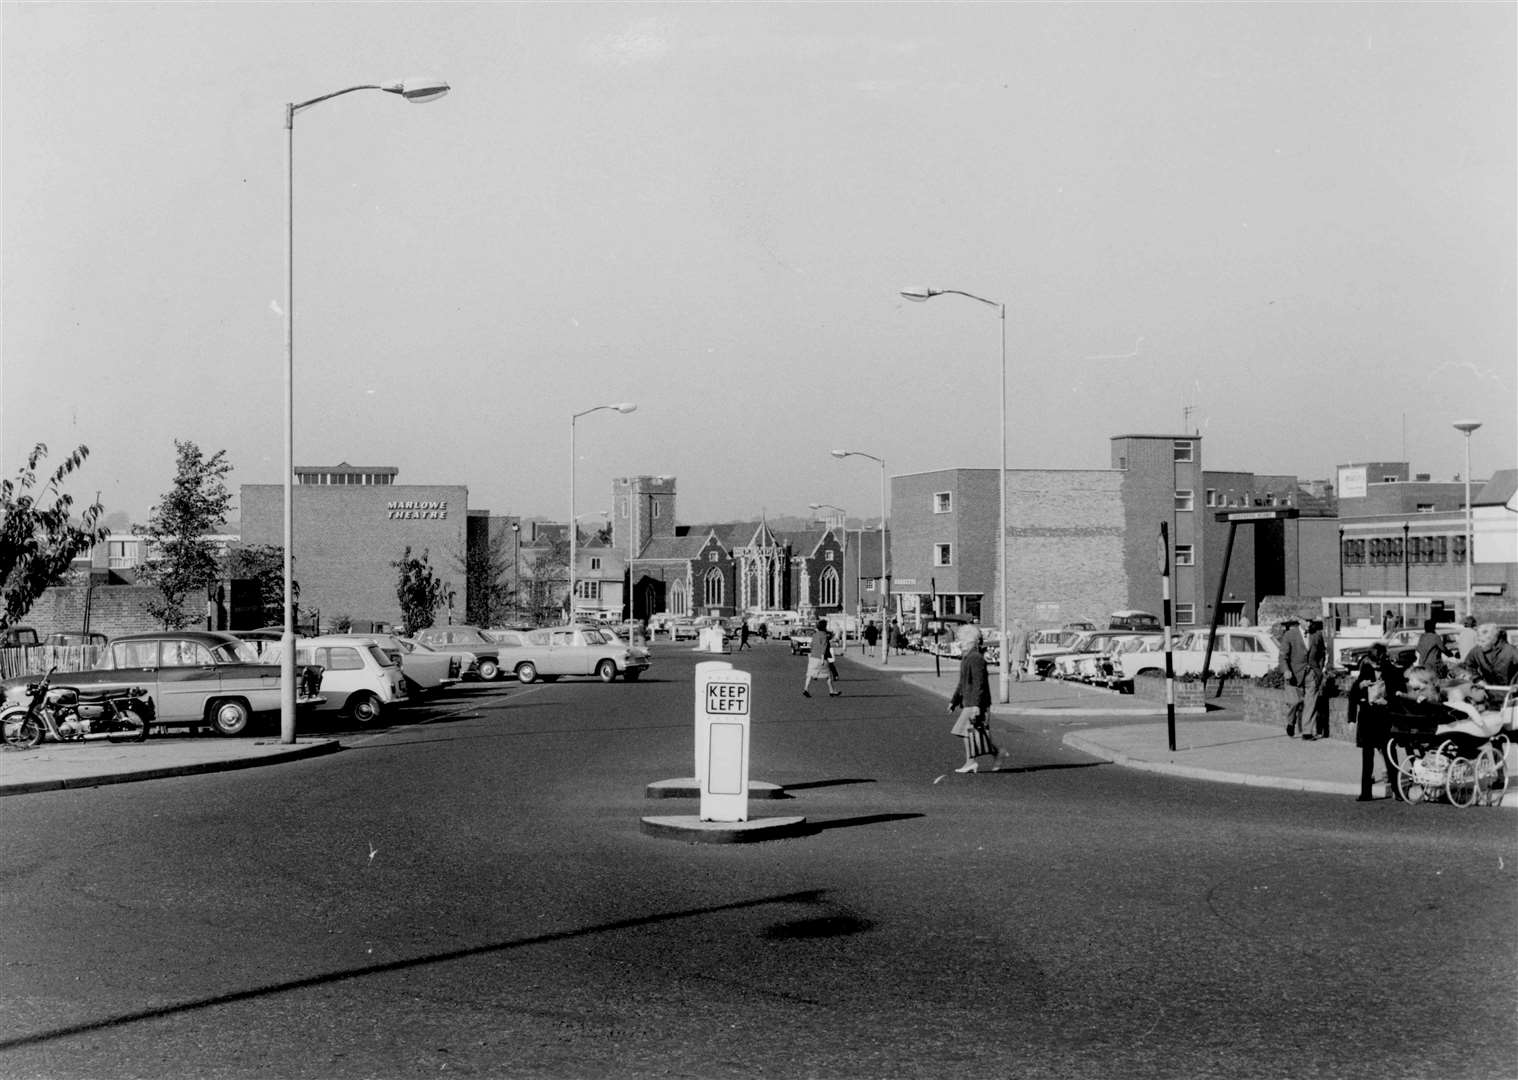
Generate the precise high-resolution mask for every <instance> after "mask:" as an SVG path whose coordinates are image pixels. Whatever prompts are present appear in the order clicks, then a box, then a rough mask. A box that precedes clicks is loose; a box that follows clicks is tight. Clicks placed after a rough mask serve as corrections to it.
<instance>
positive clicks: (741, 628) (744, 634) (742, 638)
mask: <svg viewBox="0 0 1518 1080" xmlns="http://www.w3.org/2000/svg"><path fill="white" fill-rule="evenodd" d="M752 648H753V646H752V645H750V644H749V643H748V620H747V619H744V620H743V621H742V622H740V623H739V624H738V651H739V652H742V651H743V650H744V649H752Z"/></svg>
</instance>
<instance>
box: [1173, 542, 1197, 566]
mask: <svg viewBox="0 0 1518 1080" xmlns="http://www.w3.org/2000/svg"><path fill="white" fill-rule="evenodd" d="M1175 565H1177V566H1195V565H1196V549H1195V548H1193V547H1192V546H1191V545H1190V544H1177V545H1175Z"/></svg>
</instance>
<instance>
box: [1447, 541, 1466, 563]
mask: <svg viewBox="0 0 1518 1080" xmlns="http://www.w3.org/2000/svg"><path fill="white" fill-rule="evenodd" d="M1450 550H1451V552H1452V553H1453V555H1452V558H1451V560H1450V561H1451V562H1453V563H1454V564H1455V565H1456V566H1462V565H1464V563H1465V536H1464V535H1460V536H1457V537H1455V542H1454V543H1453V544H1451V545H1450Z"/></svg>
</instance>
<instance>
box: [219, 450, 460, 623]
mask: <svg viewBox="0 0 1518 1080" xmlns="http://www.w3.org/2000/svg"><path fill="white" fill-rule="evenodd" d="M295 475H296V483H295V486H294V488H293V489H292V491H291V496H292V520H293V532H294V538H295V543H294V550H293V555H294V561H295V579H296V581H297V582H299V584H300V590H301V591H300V607H301V611H302V613H303V616H302V617H303V619H304V618H305V617H306V615H307V614H310V615H314V616H319V617H320V619H321V620H322V622H323V623H328V624H330V623H331V622H332V621H333V620H335V619H337V618H339V617H342V616H347V617H349V618H351V619H354V620H357V621H364V622H368V621H373V622H380V623H394V622H398V621H399V620H400V615H401V611H400V604H399V602H398V601H397V599H396V595H395V587H396V578H397V574H396V570H395V567H394V566H393V565H391V564H392V563H394V562H395V561H397V560H398V559H400V558H401V556H402V555H403V554H404V552H405V550H406V548H407V547H410V548H411V551H412V554H413V555H416V556H420V555H421V554H422V553H423V552H424V551H425V552H427V554H428V563H429V564H430V565H431V567H432V572H433V573H434V574H436V575H437V576H438V578H440V579H441V580H442V581H443V582H444V583H445V585H446V586H447V588H448V589H449V590H450V591H451V593H452V604H451V609H452V613H453V618H452V621H454V622H462V621H463V612H464V611H465V610H467V608H468V582H467V581H466V579H465V573H464V564H465V558H466V553H467V551H468V547H467V544H468V537H467V529H466V522H467V519H468V516H469V489H468V488H467V487H465V486H463V485H460V484H397V483H395V480H396V477H397V470H396V469H394V468H392V467H390V466H355V465H349V464H348V463H347V462H342V463H340V464H338V465H333V466H305V465H302V466H297V467H296V470H295ZM240 502H241V512H242V542H243V543H244V544H249V545H252V544H270V545H275V546H281V545H283V543H284V487H283V485H281V484H244V485H242V489H241V498H240ZM437 618H438V621H439V622H445V621H449V612H448V611H446V610H445V611H440V612H438V615H437Z"/></svg>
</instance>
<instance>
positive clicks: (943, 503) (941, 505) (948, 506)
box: [933, 491, 954, 514]
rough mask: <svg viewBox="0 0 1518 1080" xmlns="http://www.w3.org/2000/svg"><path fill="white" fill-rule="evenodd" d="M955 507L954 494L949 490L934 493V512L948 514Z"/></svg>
mask: <svg viewBox="0 0 1518 1080" xmlns="http://www.w3.org/2000/svg"><path fill="white" fill-rule="evenodd" d="M953 509H954V494H953V492H949V491H937V492H934V493H933V513H935V514H947V513H950V512H951V511H952V510H953Z"/></svg>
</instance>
